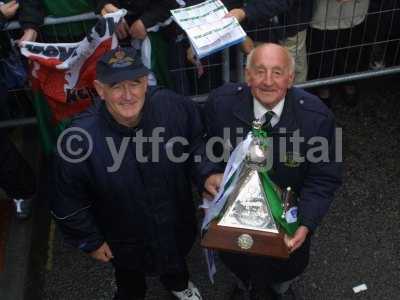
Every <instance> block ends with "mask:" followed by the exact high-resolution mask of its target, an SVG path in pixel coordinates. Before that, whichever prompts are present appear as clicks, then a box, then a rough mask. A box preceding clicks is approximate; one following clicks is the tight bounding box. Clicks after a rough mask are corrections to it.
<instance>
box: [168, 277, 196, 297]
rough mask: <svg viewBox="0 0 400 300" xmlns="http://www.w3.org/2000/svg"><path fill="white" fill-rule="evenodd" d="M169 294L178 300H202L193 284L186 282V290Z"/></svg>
mask: <svg viewBox="0 0 400 300" xmlns="http://www.w3.org/2000/svg"><path fill="white" fill-rule="evenodd" d="M171 293H172V294H173V295H174V296H175V297H176V299H180V300H202V299H203V298H201V295H200V292H199V289H198V288H197V287H196V286H195V285H194V284H193V282H191V281H189V282H188V288H187V289H186V290H183V291H179V292H177V291H171Z"/></svg>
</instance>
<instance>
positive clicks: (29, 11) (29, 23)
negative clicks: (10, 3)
mask: <svg viewBox="0 0 400 300" xmlns="http://www.w3.org/2000/svg"><path fill="white" fill-rule="evenodd" d="M44 15H45V13H44V8H43V6H42V1H41V0H24V1H22V2H21V6H20V10H19V18H18V19H19V23H20V24H21V28H22V31H23V34H22V36H21V38H20V39H19V41H18V43H19V44H21V42H23V41H29V42H34V41H36V39H37V36H38V32H39V26H40V25H42V24H43V21H44Z"/></svg>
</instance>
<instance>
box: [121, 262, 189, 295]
mask: <svg viewBox="0 0 400 300" xmlns="http://www.w3.org/2000/svg"><path fill="white" fill-rule="evenodd" d="M115 280H116V284H117V293H116V295H115V297H114V300H140V299H144V298H145V296H146V290H147V285H146V275H145V274H144V273H143V272H141V271H135V270H127V269H121V268H115ZM188 280H189V272H188V270H187V268H185V271H184V272H182V273H180V274H163V275H161V276H160V281H161V283H162V284H163V285H164V287H165V288H166V289H167V290H169V291H171V290H172V291H182V290H185V289H186V288H187V286H188Z"/></svg>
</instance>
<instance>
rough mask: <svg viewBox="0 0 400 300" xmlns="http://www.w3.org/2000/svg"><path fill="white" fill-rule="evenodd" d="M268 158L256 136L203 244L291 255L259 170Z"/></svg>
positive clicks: (251, 252) (243, 251)
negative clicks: (275, 218) (274, 215)
mask: <svg viewBox="0 0 400 300" xmlns="http://www.w3.org/2000/svg"><path fill="white" fill-rule="evenodd" d="M253 126H254V125H253ZM265 160H266V154H265V153H264V150H263V149H262V148H261V147H260V142H259V141H257V139H254V141H252V143H251V145H250V148H249V153H248V154H247V155H246V159H245V162H244V166H243V168H242V169H241V171H240V173H239V175H238V176H239V178H238V180H237V183H236V185H235V186H234V188H233V190H232V192H231V193H230V194H229V196H228V198H227V200H226V203H225V205H224V208H223V210H222V213H221V214H220V217H219V218H217V219H214V220H213V221H211V223H210V225H209V227H208V230H207V232H206V233H205V235H204V236H203V238H202V241H201V245H202V246H203V247H206V248H210V249H214V250H219V251H228V252H240V253H248V254H252V255H265V256H271V257H275V258H281V259H287V258H288V257H289V250H288V248H287V246H286V244H285V242H284V234H283V232H281V231H280V228H279V226H278V225H277V224H276V222H275V220H274V218H273V215H272V212H271V208H270V206H269V203H268V201H267V198H266V197H267V193H265V191H264V187H263V184H262V180H261V177H260V174H259V171H260V170H261V169H262V166H265Z"/></svg>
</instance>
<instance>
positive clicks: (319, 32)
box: [0, 0, 400, 128]
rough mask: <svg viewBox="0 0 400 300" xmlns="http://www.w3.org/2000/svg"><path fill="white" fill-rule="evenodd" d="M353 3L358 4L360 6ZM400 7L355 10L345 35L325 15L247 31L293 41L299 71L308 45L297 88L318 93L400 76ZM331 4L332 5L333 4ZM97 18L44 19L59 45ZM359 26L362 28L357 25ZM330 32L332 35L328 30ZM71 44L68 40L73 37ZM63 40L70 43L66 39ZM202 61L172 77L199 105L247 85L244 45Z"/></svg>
mask: <svg viewBox="0 0 400 300" xmlns="http://www.w3.org/2000/svg"><path fill="white" fill-rule="evenodd" d="M353 2H354V3H356V2H358V1H353ZM367 2H368V1H367ZM388 2H391V3H393V5H392V6H390V7H387V3H388ZM398 2H400V1H373V0H371V3H370V7H369V10H368V12H365V13H362V14H360V13H359V12H357V11H356V9H354V10H353V12H352V14H348V15H347V16H346V17H343V18H341V21H340V22H342V21H343V22H344V23H346V22H347V23H346V24H350V26H347V28H344V29H343V28H340V30H335V29H332V28H329V26H328V25H329V22H330V21H332V20H329V18H328V17H327V16H326V19H325V24H324V26H325V27H322V28H321V26H319V28H318V23H317V22H316V21H315V20H312V21H311V22H308V23H297V24H291V25H281V24H279V22H278V23H277V22H276V21H277V19H273V20H269V21H268V24H266V25H265V24H263V25H262V26H258V27H257V28H254V27H253V28H247V29H246V31H247V32H248V34H249V36H251V37H252V38H254V40H255V41H256V42H265V41H273V42H281V43H282V44H284V45H287V46H288V47H290V46H289V42H291V43H292V45H291V47H292V52H293V54H294V56H295V57H296V67H297V62H298V60H299V57H300V55H301V53H299V52H300V51H299V49H300V48H301V46H302V45H301V43H303V44H304V43H305V46H306V48H305V49H306V54H305V55H306V62H308V68H307V69H308V78H307V80H303V81H298V82H296V86H298V87H302V88H316V87H321V86H326V85H333V84H339V83H346V82H350V81H355V80H360V79H367V78H371V77H377V76H383V75H390V74H395V73H400V3H398ZM327 3H329V0H328V1H327ZM374 3H375V4H374ZM385 3H386V4H385ZM385 5H386V6H385ZM327 15H328V14H327ZM96 18H97V17H96V15H95V14H94V13H87V14H82V15H77V16H71V17H66V18H50V17H48V18H46V19H45V26H44V28H47V31H49V28H52V32H53V37H56V40H55V42H57V41H59V40H58V37H57V29H56V25H59V24H63V25H65V24H67V26H64V27H65V28H64V31H65V30H66V31H67V32H68V33H69V34H70V35H71V36H75V37H76V34H75V32H74V28H73V24H78V23H82V22H83V21H90V20H94V19H96ZM360 19H362V20H361V22H359V20H360ZM335 20H336V19H335ZM335 20H334V21H335ZM357 20H358V21H357ZM356 21H357V22H356ZM77 22H78V23H77ZM336 22H337V20H336ZM340 22H338V26H341V25H340ZM331 23H332V22H331ZM356 23H357V25H355V24H356ZM303 25H307V27H308V28H307V29H306V31H304V32H305V35H306V39H305V38H304V36H303V37H302V36H300V34H294V35H292V36H289V37H287V36H285V34H283V35H282V33H285V32H287V31H290V29H293V28H296V27H298V28H299V27H301V26H303ZM82 26H84V29H85V31H87V30H88V29H89V28H87V25H85V23H83V25H82ZM85 26H86V27H85ZM18 28H19V24H18V23H17V22H11V23H9V24H7V26H6V27H5V29H4V30H5V31H6V34H7V36H8V37H9V38H11V37H12V35H13V31H14V30H17V29H18ZM327 28H329V30H326V29H327ZM304 32H303V33H304ZM274 33H275V34H276V33H278V37H277V36H275V37H274ZM282 36H283V38H282ZM63 38H64V39H65V38H66V36H65V35H64V36H63ZM67 40H68V41H69V38H67ZM61 41H64V42H65V40H60V42H61ZM303 46H304V45H303ZM293 49H294V51H293ZM202 62H203V65H204V69H205V75H203V76H202V77H201V78H198V76H197V74H196V73H197V70H196V67H194V66H189V65H186V66H184V67H181V68H175V69H173V70H170V72H171V73H172V74H173V73H179V72H184V73H185V74H186V76H188V79H189V82H190V96H191V97H192V98H193V99H194V100H195V101H198V102H202V101H204V100H205V99H206V96H207V93H208V92H209V91H210V90H211V89H213V88H216V87H217V86H219V85H221V84H222V83H224V82H229V81H243V79H244V62H245V56H244V54H243V53H242V52H241V51H240V49H239V46H235V47H231V48H230V49H225V50H224V51H222V52H221V53H219V54H216V55H212V56H211V57H209V58H206V59H204V60H203V61H202ZM296 73H297V70H296ZM300 73H301V72H300ZM9 92H10V94H11V99H15V102H16V103H17V104H18V105H17V106H24V104H21V103H19V102H21V101H25V102H26V100H27V99H30V93H29V87H28V86H26V87H24V88H20V89H14V90H10V91H9ZM34 123H35V117H34V115H29V116H23V117H20V116H17V117H12V118H10V119H8V120H2V121H0V128H4V127H14V126H23V125H29V124H34Z"/></svg>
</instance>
